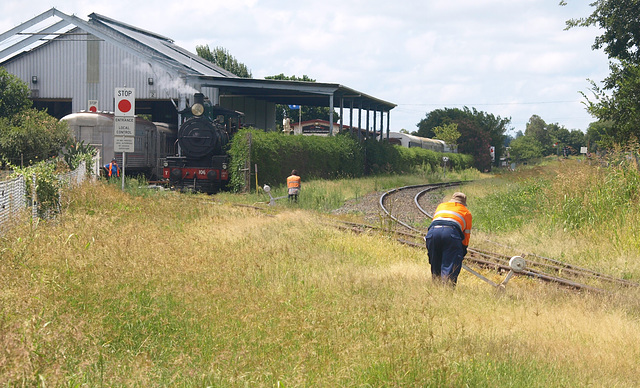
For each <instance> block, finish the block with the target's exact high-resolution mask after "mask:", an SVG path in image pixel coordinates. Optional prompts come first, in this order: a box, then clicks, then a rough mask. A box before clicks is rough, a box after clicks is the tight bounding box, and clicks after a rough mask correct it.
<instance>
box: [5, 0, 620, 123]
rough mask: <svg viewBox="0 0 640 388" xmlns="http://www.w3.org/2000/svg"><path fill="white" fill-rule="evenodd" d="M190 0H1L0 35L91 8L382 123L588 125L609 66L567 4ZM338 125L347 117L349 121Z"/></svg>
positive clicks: (578, 4) (581, 7)
mask: <svg viewBox="0 0 640 388" xmlns="http://www.w3.org/2000/svg"><path fill="white" fill-rule="evenodd" d="M558 3H559V0H425V1H420V0H413V1H403V0H397V1H382V0H341V1H339V0H324V1H309V2H307V1H300V0H297V1H290V0H279V1H276V0H225V1H220V0H207V1H202V0H190V1H167V0H156V1H153V2H147V1H137V2H136V1H130V0H127V1H124V0H110V1H105V2H97V3H95V2H87V1H77V0H55V2H51V1H50V0H32V1H29V4H28V5H29V6H28V7H25V6H24V5H25V3H24V1H16V0H4V1H3V2H2V4H0V33H1V32H4V31H7V30H9V29H10V28H12V27H15V26H17V25H19V24H20V23H23V22H25V21H27V20H29V19H31V18H33V17H34V16H36V15H39V14H40V13H42V12H44V11H46V10H48V9H50V8H52V7H55V8H57V9H58V10H60V11H61V12H63V13H66V14H68V15H70V14H75V15H76V16H78V17H81V18H82V19H84V20H87V19H88V18H87V16H88V15H89V14H90V13H92V12H96V13H98V14H101V15H104V16H107V17H110V18H113V19H116V20H119V21H122V22H125V23H128V24H131V25H134V26H136V27H140V28H143V29H146V30H149V31H152V32H155V33H158V34H160V35H163V36H166V37H168V38H171V39H173V40H174V41H175V43H176V44H178V45H179V46H181V47H183V48H185V49H187V50H189V51H192V52H195V47H196V46H197V45H205V44H206V45H209V47H210V48H211V49H213V48H215V47H223V48H225V49H226V50H227V51H228V52H229V53H230V54H231V55H232V56H234V57H235V58H236V59H237V60H238V61H239V62H241V63H244V64H245V65H246V66H247V67H248V69H249V70H250V71H251V73H252V75H253V78H264V77H265V76H270V75H276V74H280V73H283V74H285V75H288V76H291V75H295V76H298V77H302V76H303V75H307V76H309V77H310V78H312V79H315V80H316V81H318V82H326V83H337V84H341V85H344V86H347V87H349V88H352V89H356V90H358V91H360V92H363V93H366V94H368V95H370V96H373V97H376V98H379V99H382V100H385V101H388V102H391V103H394V104H396V105H397V107H396V108H394V109H393V110H392V111H391V116H390V118H391V120H390V124H391V130H392V131H398V130H400V129H406V130H408V131H409V132H412V131H415V130H417V124H418V122H419V121H420V120H421V119H423V118H424V117H425V116H426V114H427V113H429V112H431V111H433V110H436V109H444V108H463V107H465V106H467V107H469V108H475V109H477V110H478V111H483V112H486V113H489V114H493V115H495V116H500V117H502V118H510V119H511V124H510V126H509V129H510V130H509V131H508V132H507V133H508V134H511V135H514V134H515V133H516V132H517V131H522V132H523V133H524V131H525V128H526V123H527V122H528V121H529V119H530V117H531V116H532V115H538V116H540V117H541V118H542V119H543V120H544V121H545V122H547V123H557V124H559V125H561V126H564V127H566V128H567V129H569V130H572V129H579V130H582V131H586V129H587V127H588V125H589V123H591V122H593V121H595V119H594V118H593V117H591V116H590V115H589V114H588V113H587V111H586V109H585V105H584V102H585V98H584V97H583V96H582V95H581V93H580V92H584V93H585V94H586V95H587V96H591V95H592V94H591V92H590V83H589V80H593V81H596V82H598V83H599V82H601V81H602V80H604V78H605V77H606V76H607V75H608V73H609V67H608V59H607V57H606V55H605V54H604V52H602V50H596V51H594V50H593V49H592V48H591V47H592V45H593V42H594V39H595V37H596V36H598V35H599V34H600V32H599V30H598V29H597V28H595V27H590V28H573V29H570V30H568V31H566V30H565V22H566V20H568V19H571V18H580V17H586V16H588V15H590V14H591V12H592V11H593V9H592V8H591V7H589V5H588V3H590V2H587V1H578V0H569V1H568V3H569V4H568V5H566V6H559V5H558ZM347 123H348V121H347Z"/></svg>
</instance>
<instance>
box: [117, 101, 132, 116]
mask: <svg viewBox="0 0 640 388" xmlns="http://www.w3.org/2000/svg"><path fill="white" fill-rule="evenodd" d="M118 110H119V111H120V112H123V113H124V112H128V111H130V110H131V102H129V100H120V102H119V103H118Z"/></svg>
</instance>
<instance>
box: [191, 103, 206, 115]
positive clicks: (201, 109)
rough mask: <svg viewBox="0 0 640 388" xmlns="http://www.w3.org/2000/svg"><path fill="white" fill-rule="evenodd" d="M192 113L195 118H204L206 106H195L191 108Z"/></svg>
mask: <svg viewBox="0 0 640 388" xmlns="http://www.w3.org/2000/svg"><path fill="white" fill-rule="evenodd" d="M191 113H193V115H194V116H202V114H203V113H204V106H202V104H193V106H192V107H191Z"/></svg>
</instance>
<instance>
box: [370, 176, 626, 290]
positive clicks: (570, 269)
mask: <svg viewBox="0 0 640 388" xmlns="http://www.w3.org/2000/svg"><path fill="white" fill-rule="evenodd" d="M460 183H461V182H455V184H435V185H433V184H432V185H414V186H404V187H399V188H396V189H392V190H389V191H387V192H385V193H384V194H382V195H381V196H380V201H379V202H380V207H381V209H382V210H383V212H384V213H385V214H386V215H387V216H388V217H389V218H391V219H392V220H394V221H395V222H397V223H398V224H400V225H402V226H404V227H405V228H407V229H409V230H411V231H414V232H416V233H418V234H423V233H424V232H423V231H420V230H418V229H416V228H414V227H413V226H411V225H409V224H407V223H405V222H403V221H402V220H400V219H399V218H398V217H396V216H394V215H392V214H391V212H390V211H389V210H388V209H387V208H386V207H385V205H384V201H385V199H387V198H388V197H389V196H390V195H391V194H393V193H397V192H399V191H402V190H407V189H414V188H419V187H426V188H425V189H424V190H421V191H419V192H418V193H417V194H416V195H415V196H414V204H415V206H416V207H417V208H418V210H419V211H420V212H421V213H422V214H424V215H425V216H426V217H429V218H433V216H432V215H431V214H430V213H429V212H427V211H426V210H425V209H424V208H423V207H422V206H421V205H420V198H421V197H422V196H424V195H425V194H426V193H428V192H430V191H433V190H436V189H440V188H443V187H449V186H453V185H459V184H460ZM413 237H415V238H417V236H413ZM404 242H406V240H404ZM412 245H416V246H421V247H423V244H417V243H412ZM468 251H469V252H470V253H472V255H478V256H480V257H485V258H486V259H488V260H493V261H487V260H483V259H479V258H475V257H469V258H468V260H470V261H472V262H474V263H475V264H477V265H480V266H483V267H493V268H495V269H500V270H509V269H510V268H509V265H508V261H509V259H508V258H507V257H506V256H504V255H500V254H495V253H493V252H491V253H490V252H483V251H481V250H477V249H473V248H469V249H468ZM536 257H541V256H536ZM541 258H542V257H541ZM549 261H550V262H554V263H553V264H549V263H540V262H538V261H534V260H527V263H528V264H530V265H531V266H533V267H534V268H539V269H534V268H528V269H527V270H526V271H523V272H521V273H520V274H521V275H524V276H528V277H532V278H537V279H541V280H545V281H548V282H554V283H558V284H561V285H564V286H568V287H573V288H578V289H585V290H590V291H597V292H601V291H603V290H602V289H600V288H597V287H593V286H590V285H587V284H583V283H578V282H575V281H573V280H570V279H566V278H561V277H557V276H552V275H550V274H548V273H545V272H543V271H542V269H544V268H546V269H547V270H552V271H554V272H555V273H562V272H565V273H567V274H572V275H573V276H575V277H590V278H595V279H597V280H600V281H606V282H611V283H615V284H621V285H625V286H638V285H637V284H636V283H633V282H629V281H627V280H625V279H617V278H614V277H612V276H610V275H606V274H601V273H598V272H595V271H593V270H589V269H586V268H585V269H584V270H583V269H582V268H580V267H578V266H573V265H571V264H567V263H562V262H560V261H557V260H552V259H550V260H549ZM540 267H541V268H540Z"/></svg>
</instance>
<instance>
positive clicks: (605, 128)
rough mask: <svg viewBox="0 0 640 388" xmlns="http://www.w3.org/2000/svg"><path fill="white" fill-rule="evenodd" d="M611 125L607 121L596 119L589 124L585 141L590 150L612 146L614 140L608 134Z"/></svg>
mask: <svg viewBox="0 0 640 388" xmlns="http://www.w3.org/2000/svg"><path fill="white" fill-rule="evenodd" d="M612 126H613V124H612V123H611V122H608V121H597V122H595V123H591V124H589V128H587V134H586V136H585V141H586V143H587V147H589V150H590V151H591V150H593V151H599V150H601V149H610V148H613V146H614V144H615V141H614V139H613V137H612V136H611V135H610V133H611V128H612Z"/></svg>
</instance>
